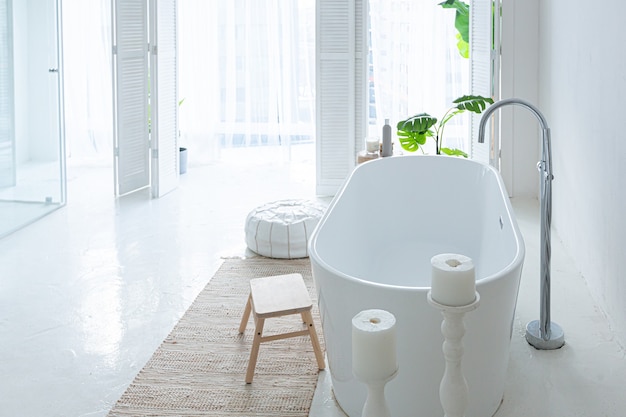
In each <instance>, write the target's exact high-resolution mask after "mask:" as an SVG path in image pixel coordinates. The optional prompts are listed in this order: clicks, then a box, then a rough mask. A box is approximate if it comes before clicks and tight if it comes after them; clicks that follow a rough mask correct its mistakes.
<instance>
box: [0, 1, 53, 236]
mask: <svg viewBox="0 0 626 417" xmlns="http://www.w3.org/2000/svg"><path fill="white" fill-rule="evenodd" d="M60 8H61V0H0V238H1V237H4V236H6V235H8V234H10V233H12V232H14V231H16V230H18V229H20V228H22V227H24V226H26V225H28V224H30V223H32V222H34V221H36V220H38V219H40V218H42V217H44V216H45V215H47V214H49V213H51V212H52V211H54V210H56V209H58V208H60V207H62V206H64V205H65V203H66V174H65V149H64V148H65V146H64V145H65V143H64V142H65V138H64V124H63V120H64V118H63V94H62V92H63V85H62V82H63V81H62V76H61V74H62V59H61V56H62V55H61V42H60V38H61V36H60V33H61V21H60V16H61V13H60V12H61V10H60Z"/></svg>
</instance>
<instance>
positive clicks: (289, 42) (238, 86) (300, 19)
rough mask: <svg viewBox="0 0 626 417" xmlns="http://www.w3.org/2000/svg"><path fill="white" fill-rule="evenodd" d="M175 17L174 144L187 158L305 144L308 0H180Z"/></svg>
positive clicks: (311, 104)
mask: <svg viewBox="0 0 626 417" xmlns="http://www.w3.org/2000/svg"><path fill="white" fill-rule="evenodd" d="M179 13H180V19H179V47H180V55H179V57H180V58H179V73H180V78H179V91H180V98H181V100H184V101H183V102H182V104H181V106H180V109H179V117H180V129H181V144H182V146H189V147H191V148H192V149H193V155H194V159H195V160H201V161H210V160H213V159H216V158H218V157H219V151H220V149H223V148H231V147H241V146H249V147H253V146H264V145H282V146H283V147H284V148H285V149H289V145H290V144H293V143H302V142H311V141H313V137H314V128H315V115H314V110H315V96H314V93H315V92H314V82H315V70H314V68H315V32H314V31H315V0H299V1H293V0H235V1H233V0H214V1H206V0H180V1H179ZM196 158H197V159H196Z"/></svg>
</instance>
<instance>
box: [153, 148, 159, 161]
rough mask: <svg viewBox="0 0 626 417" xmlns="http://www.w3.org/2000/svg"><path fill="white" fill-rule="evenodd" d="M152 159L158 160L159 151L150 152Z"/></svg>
mask: <svg viewBox="0 0 626 417" xmlns="http://www.w3.org/2000/svg"><path fill="white" fill-rule="evenodd" d="M152 157H153V158H155V159H158V158H159V150H158V149H153V150H152Z"/></svg>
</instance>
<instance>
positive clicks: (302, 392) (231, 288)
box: [108, 258, 324, 417]
mask: <svg viewBox="0 0 626 417" xmlns="http://www.w3.org/2000/svg"><path fill="white" fill-rule="evenodd" d="M290 273H300V274H302V276H303V278H304V281H305V283H306V285H307V287H308V288H309V293H310V295H311V298H312V300H313V303H314V307H313V317H314V321H315V325H316V329H317V332H318V335H319V338H320V343H321V344H322V348H323V347H324V338H323V335H322V330H321V325H320V320H319V312H318V309H317V300H316V292H315V290H314V287H313V280H312V278H311V268H310V263H309V260H308V259H297V260H277V259H268V258H251V259H227V260H225V261H224V263H223V264H222V266H221V267H220V269H219V270H218V271H217V273H216V274H215V276H214V277H213V278H212V279H211V281H210V282H209V283H208V284H207V286H206V287H205V288H204V290H203V291H202V292H201V293H200V294H199V295H198V297H197V298H196V300H195V301H194V302H193V304H192V305H191V307H190V308H189V309H188V310H187V312H186V313H185V314H184V316H183V317H182V318H181V319H180V321H179V322H178V324H177V325H176V326H175V327H174V329H173V330H172V332H171V333H170V334H169V336H168V337H167V338H166V339H165V341H164V342H163V343H162V344H161V346H160V347H159V348H158V350H157V351H156V352H155V353H154V355H153V356H152V358H151V359H150V360H149V361H148V363H147V364H146V366H145V367H144V368H143V369H142V370H141V371H140V372H139V374H138V375H137V376H136V378H135V380H134V381H133V382H132V383H131V385H130V386H129V388H128V389H127V390H126V392H125V393H124V394H123V395H122V397H121V398H120V399H119V400H118V401H117V403H116V404H115V406H114V407H113V409H112V410H111V411H110V412H109V414H108V415H109V416H110V417H115V416H188V417H193V416H220V417H226V416H285V417H291V416H308V414H309V408H310V405H311V401H312V399H313V394H314V391H315V386H316V384H317V379H318V372H319V371H318V368H317V363H316V361H315V355H314V353H313V348H312V346H311V342H310V339H309V338H308V337H295V338H290V339H284V340H277V341H272V342H267V343H263V344H261V348H260V352H259V357H258V361H257V366H256V373H255V376H254V381H253V382H252V384H246V383H245V381H244V378H245V373H246V367H247V366H248V359H249V355H250V347H251V346H252V338H253V333H254V322H253V320H252V318H250V322H249V323H248V328H247V329H246V331H245V332H244V334H243V335H240V334H239V330H238V327H239V322H240V320H241V315H242V313H243V309H244V306H245V303H246V300H247V297H248V293H249V283H248V282H249V280H250V278H257V277H265V276H272V275H281V274H290ZM294 326H296V328H295V329H294ZM298 326H300V327H298ZM301 326H303V324H302V321H301V320H300V317H299V315H295V316H289V318H287V317H285V318H276V319H268V320H267V321H266V325H265V328H266V330H265V331H264V334H271V332H284V331H286V330H297V329H298V328H302V327H301Z"/></svg>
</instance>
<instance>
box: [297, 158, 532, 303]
mask: <svg viewBox="0 0 626 417" xmlns="http://www.w3.org/2000/svg"><path fill="white" fill-rule="evenodd" d="M397 158H454V159H456V160H458V161H459V162H460V163H469V164H477V165H480V166H481V167H482V168H483V169H487V170H488V171H490V172H491V173H492V174H493V175H494V176H495V179H496V183H497V186H498V190H499V191H500V194H501V195H502V196H503V197H504V205H505V208H506V215H507V217H508V219H509V223H510V224H511V227H512V232H513V236H514V238H515V242H516V250H515V255H514V256H513V259H512V261H511V262H510V263H508V264H507V265H506V266H505V267H504V268H502V269H500V270H498V271H497V272H496V273H493V274H490V275H487V276H485V277H481V278H478V277H477V279H476V285H477V286H480V285H483V284H487V283H489V282H490V281H494V280H496V279H499V278H500V277H502V276H507V275H508V274H509V273H511V272H512V271H514V270H515V269H517V268H518V267H520V266H523V262H524V257H525V253H526V246H525V242H524V238H523V236H522V233H521V232H520V230H519V226H518V224H517V219H516V217H515V212H514V211H513V206H512V205H511V201H510V197H509V194H508V191H507V189H506V186H505V185H504V180H503V179H502V176H501V175H500V172H498V170H496V169H495V168H494V167H493V166H491V165H489V164H486V163H483V162H480V161H476V160H473V159H465V158H463V159H461V158H459V157H454V156H447V155H398V156H393V157H389V158H378V159H373V160H371V161H366V162H364V163H362V164H359V165H358V166H357V167H356V168H355V169H353V170H352V172H351V173H350V175H348V177H347V178H346V180H345V181H344V182H343V184H342V185H341V187H340V188H339V190H338V191H337V193H336V194H335V196H334V197H333V199H332V201H331V202H330V204H329V205H328V208H327V209H326V212H325V213H324V215H323V216H322V218H321V219H320V221H319V222H318V224H317V226H316V227H315V229H314V230H313V233H312V234H311V238H310V240H309V243H308V247H309V248H308V251H309V258H310V259H311V261H314V262H315V263H317V264H318V265H319V266H321V267H322V268H324V269H325V270H326V271H328V272H331V273H332V274H334V275H336V276H338V277H341V278H343V279H346V280H349V281H353V282H358V283H361V284H364V285H371V286H374V287H380V288H386V289H390V290H398V291H415V292H418V293H419V292H426V291H428V290H430V286H406V285H394V284H383V283H380V282H375V281H369V280H366V279H363V278H359V277H355V276H353V275H349V274H346V273H344V272H341V271H339V270H338V269H336V268H334V267H333V266H331V265H329V264H328V263H327V262H326V261H324V260H323V259H322V258H321V257H320V256H319V254H318V252H317V248H316V245H317V236H318V235H319V231H320V230H321V229H322V228H323V226H324V225H325V224H326V221H327V219H328V217H329V215H330V214H331V213H332V211H333V210H334V208H335V205H336V204H337V202H338V201H339V199H340V198H341V196H342V195H343V194H344V192H345V190H346V188H347V186H348V184H349V183H350V181H351V180H352V178H353V176H354V175H355V174H357V173H358V172H359V171H360V170H361V169H364V168H365V169H370V168H369V167H368V166H370V165H371V164H381V163H391V162H388V161H392V160H394V159H397ZM383 161H385V162H383ZM366 167H367V168H366ZM520 264H521V265H520Z"/></svg>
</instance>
